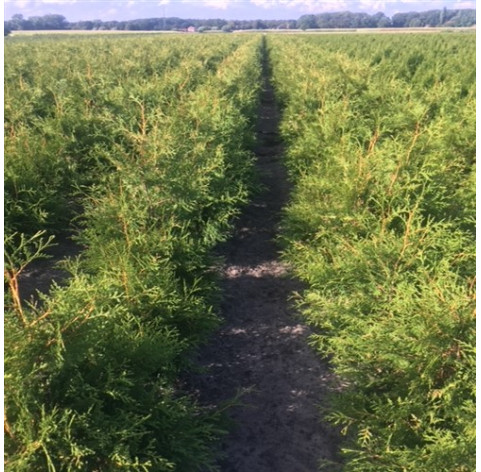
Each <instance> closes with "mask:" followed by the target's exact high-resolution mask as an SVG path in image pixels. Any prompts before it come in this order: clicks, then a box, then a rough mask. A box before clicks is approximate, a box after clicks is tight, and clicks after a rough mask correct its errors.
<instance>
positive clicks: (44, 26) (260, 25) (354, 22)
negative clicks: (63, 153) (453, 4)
mask: <svg viewBox="0 0 481 472" xmlns="http://www.w3.org/2000/svg"><path fill="white" fill-rule="evenodd" d="M475 24H476V10H474V9H465V10H448V9H447V8H444V9H442V10H429V11H424V12H408V13H396V14H395V15H393V17H392V18H389V17H388V16H386V15H385V14H384V13H376V14H374V15H369V14H368V13H353V12H350V11H344V12H337V13H321V14H319V15H303V16H301V17H300V18H299V19H298V20H235V21H227V20H222V19H210V20H195V19H183V18H176V17H171V18H145V19H138V20H128V21H102V20H88V21H76V22H68V21H67V20H66V18H65V17H64V16H62V15H53V14H52V15H44V16H31V17H29V18H28V19H25V18H24V17H23V15H20V14H17V15H13V16H12V18H11V19H10V20H8V21H5V23H4V32H5V35H7V34H9V33H10V32H11V31H17V30H119V31H185V30H187V29H188V28H189V27H194V28H196V30H197V31H200V32H202V31H209V30H221V31H234V30H250V29H254V30H262V29H302V30H306V29H318V28H327V29H329V28H390V27H394V28H413V27H424V26H431V27H432V26H454V27H459V26H473V25H475Z"/></svg>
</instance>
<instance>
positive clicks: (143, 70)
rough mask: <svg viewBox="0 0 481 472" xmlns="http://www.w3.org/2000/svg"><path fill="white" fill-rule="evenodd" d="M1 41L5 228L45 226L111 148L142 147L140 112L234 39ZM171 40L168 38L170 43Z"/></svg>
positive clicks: (190, 86) (165, 98)
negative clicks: (3, 61)
mask: <svg viewBox="0 0 481 472" xmlns="http://www.w3.org/2000/svg"><path fill="white" fill-rule="evenodd" d="M12 39H13V40H12V41H8V42H7V44H6V48H5V56H6V57H5V176H4V180H5V184H4V189H5V230H6V232H7V233H9V234H11V233H13V232H15V231H17V232H23V233H27V234H30V235H31V234H34V233H35V232H36V231H37V230H40V229H43V230H47V231H49V232H52V233H55V232H58V231H59V228H61V229H64V228H65V226H66V225H69V224H70V221H71V219H72V217H73V216H74V215H75V213H76V211H78V209H79V208H78V207H79V201H78V200H79V198H81V196H82V194H83V193H84V192H83V190H84V188H85V187H88V186H89V185H91V184H92V183H93V182H95V180H96V177H97V176H98V175H99V171H98V170H97V169H98V167H99V166H100V167H101V170H103V169H104V168H105V167H108V165H109V159H110V155H111V154H112V153H118V152H125V153H132V152H142V149H141V147H142V145H143V141H142V139H140V138H139V136H140V137H141V136H142V134H146V133H147V132H149V130H150V127H152V123H151V122H149V123H147V121H146V117H145V113H153V112H154V108H155V113H157V114H161V113H164V114H170V110H171V109H173V108H175V107H176V106H177V105H176V104H177V102H178V101H179V100H180V99H181V97H184V96H185V94H186V93H188V92H189V91H192V90H194V89H195V88H196V87H197V86H199V85H200V84H202V83H203V82H205V81H206V80H207V79H208V78H209V77H210V76H211V75H212V73H214V72H215V68H216V67H217V66H218V64H219V63H220V62H221V61H222V60H223V59H224V58H225V57H226V56H228V55H229V54H230V53H231V52H232V51H233V50H235V49H236V48H237V47H238V46H239V44H240V42H241V41H240V40H239V39H234V38H233V39H230V38H226V39H225V40H224V41H217V42H215V43H214V42H213V41H209V40H208V39H207V40H206V38H205V37H198V38H190V40H188V39H187V38H181V37H178V38H176V39H175V41H174V40H173V39H172V37H160V38H159V37H158V36H157V37H150V38H146V37H143V38H142V40H141V41H140V38H138V37H137V38H135V37H132V38H112V37H110V38H105V37H99V36H97V37H91V38H82V37H75V38H71V39H67V40H62V41H59V40H58V38H56V39H54V38H35V39H32V38H30V39H28V38H23V39H20V40H15V39H14V38H12ZM174 43H175V44H174Z"/></svg>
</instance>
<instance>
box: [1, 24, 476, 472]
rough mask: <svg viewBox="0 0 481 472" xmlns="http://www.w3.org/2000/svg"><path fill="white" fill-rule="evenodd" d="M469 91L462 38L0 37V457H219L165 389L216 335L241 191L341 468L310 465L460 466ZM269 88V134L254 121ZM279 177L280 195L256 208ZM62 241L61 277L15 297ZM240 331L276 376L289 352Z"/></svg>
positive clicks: (464, 439)
mask: <svg viewBox="0 0 481 472" xmlns="http://www.w3.org/2000/svg"><path fill="white" fill-rule="evenodd" d="M475 79H476V74H475V35H474V34H469V33H453V32H450V33H449V34H435V33H433V34H430V35H417V34H403V35H395V34H392V35H391V34H387V33H386V34H383V35H375V34H373V35H371V34H362V35H355V34H349V35H342V34H332V35H329V34H325V35H324V34H323V35H309V34H299V35H295V34H292V35H274V34H272V35H257V34H242V35H228V34H225V35H168V34H162V35H148V34H145V35H139V36H135V35H125V36H122V35H119V36H115V35H105V36H103V35H99V36H78V37H73V36H65V37H60V36H56V37H54V36H48V35H45V36H39V37H27V36H24V37H21V36H18V37H12V38H8V39H7V40H6V41H5V86H4V87H5V88H4V90H5V103H4V110H5V123H4V136H5V139H4V140H5V165H4V194H5V196H4V202H5V209H4V215H5V218H4V233H5V243H4V247H5V263H4V278H5V287H6V289H5V323H4V329H5V344H4V352H5V367H4V369H5V416H4V429H5V469H6V470H7V471H12V472H16V471H19V472H21V471H25V472H27V471H31V470H48V471H114V470H129V471H179V472H187V471H206V470H220V471H222V470H224V469H223V468H222V467H221V466H220V465H219V462H218V459H217V453H218V449H219V443H220V441H221V439H222V438H225V437H227V438H228V437H229V436H228V433H227V429H228V428H227V425H228V423H226V421H225V418H224V413H223V410H224V409H225V404H223V403H221V402H218V404H217V405H214V407H213V406H212V404H211V405H209V407H205V406H202V402H200V403H199V402H198V401H196V399H195V396H193V395H192V394H191V393H189V392H188V391H186V389H185V386H184V385H183V383H182V382H181V381H180V379H181V378H182V377H183V376H184V375H185V372H186V371H189V370H190V369H192V367H193V366H192V354H193V353H195V352H197V350H198V348H199V346H200V345H202V344H203V343H209V342H212V338H213V337H215V336H216V334H215V333H216V329H217V328H218V326H219V324H220V322H221V319H222V315H223V312H222V310H223V309H222V306H223V304H224V305H225V302H223V301H222V300H223V293H222V290H221V287H222V283H221V280H220V279H221V278H222V277H223V275H222V274H220V273H218V272H217V273H216V271H215V270H214V269H213V268H215V267H216V264H218V259H219V252H218V250H217V248H218V247H219V243H222V242H225V241H226V240H227V239H228V238H229V236H230V235H231V234H232V231H233V223H234V222H235V221H236V220H237V218H238V217H239V215H241V214H242V212H243V210H244V211H245V208H246V207H247V210H248V212H249V211H251V210H249V208H250V207H248V205H249V202H252V199H253V198H254V197H255V198H256V201H255V204H254V206H255V208H256V209H259V208H264V210H262V211H263V212H264V213H261V214H259V215H258V216H256V218H257V219H258V221H257V222H256V223H255V225H260V224H261V221H263V222H267V223H266V224H267V225H271V226H266V227H263V229H262V231H260V230H259V233H260V232H264V233H266V232H267V233H269V234H271V233H272V237H271V239H275V240H276V241H278V244H280V247H281V251H280V252H281V255H279V256H275V257H276V258H277V257H278V258H279V263H282V264H283V266H282V267H283V268H282V271H281V272H282V273H283V274H284V272H286V271H287V272H289V274H288V275H286V274H284V275H282V277H291V278H293V279H296V280H298V281H299V282H300V283H301V284H302V285H299V284H291V285H289V284H288V285H286V287H287V286H288V287H294V286H295V287H296V288H295V289H296V290H298V292H296V293H292V297H293V299H294V300H295V306H296V309H297V312H298V316H300V317H302V318H303V319H304V320H305V322H306V323H307V324H309V325H310V327H311V329H312V330H313V333H314V334H312V335H311V336H310V337H309V341H306V343H307V342H308V344H309V345H310V348H311V350H314V351H315V352H316V353H318V354H319V356H318V358H319V362H325V360H324V359H326V358H329V364H330V366H331V369H332V377H333V378H334V377H335V379H336V380H335V384H336V386H335V387H334V386H333V388H332V395H331V396H330V398H329V399H328V400H326V399H324V398H323V399H322V401H321V399H319V401H318V402H316V405H317V406H319V405H320V406H321V407H322V408H320V409H319V418H320V419H322V418H327V419H328V420H329V421H331V422H332V423H333V424H334V425H337V427H338V429H339V431H340V435H341V436H342V441H341V453H342V456H343V459H342V460H340V461H337V464H335V463H334V462H336V461H334V462H333V461H331V462H330V463H329V464H328V462H329V461H323V462H322V464H323V465H322V466H321V457H320V455H319V457H318V458H317V457H316V458H315V461H317V462H318V463H319V464H320V467H323V468H324V469H322V470H337V469H340V470H345V471H379V472H381V471H401V470H417V471H418V470H419V471H425V472H432V471H434V470H435V471H440V472H442V471H446V472H447V471H456V472H468V471H471V470H474V468H475V464H474V461H475V195H476V189H475V183H476V179H475V175H476V171H475V153H476V149H475V143H476V131H475V117H476V113H475V110H476V108H475V106H476V103H475V92H476V90H475V87H476V80H475ZM266 83H270V84H271V85H269V87H272V90H273V92H274V95H273V96H274V97H275V101H276V103H277V106H278V107H279V109H280V110H281V114H280V121H279V123H277V122H275V126H276V127H277V126H278V129H277V130H273V129H271V128H269V129H268V130H267V131H266V130H263V129H262V126H261V128H259V124H258V123H259V119H262V115H263V114H264V115H265V114H267V113H272V111H271V112H269V110H271V109H272V108H269V110H268V109H267V108H266V106H265V103H264V105H263V100H265V98H263V97H264V96H265V88H266V85H265V84H266ZM263 90H264V95H262V93H263ZM263 107H264V108H263ZM269 107H271V105H269ZM272 123H274V122H272ZM256 127H257V133H256ZM261 136H264V137H263V138H261ZM261 139H264V140H265V142H264V143H263V144H262V145H260V144H259V142H260V140H261ZM266 143H267V144H266ZM262 159H264V161H265V160H266V159H267V160H270V161H269V162H271V161H272V162H271V163H270V164H269V165H271V164H272V166H274V167H269V171H268V172H270V175H271V180H269V179H267V180H264V181H262V179H260V178H259V174H260V171H259V169H260V168H259V162H261V161H262ZM274 161H275V162H274ZM279 166H280V167H282V168H284V167H285V169H287V175H288V180H289V186H290V188H292V190H291V192H290V194H289V195H287V194H286V195H280V194H279V201H281V202H282V204H279V205H277V206H276V205H271V203H272V202H270V203H269V204H264V203H265V202H264V203H263V202H262V198H263V197H262V189H263V188H265V187H266V186H267V187H268V186H271V185H278V186H277V187H275V189H276V190H275V191H276V192H277V191H278V192H281V191H284V190H282V189H287V188H288V185H287V182H286V185H284V182H283V181H281V182H277V183H274V182H273V180H272V176H276V178H278V179H284V177H283V175H284V174H283V173H282V172H280V171H279V170H276V169H278V167H279ZM280 167H279V168H280ZM264 170H265V169H264ZM261 181H262V184H261ZM272 195H273V194H272V193H271V197H270V198H272ZM256 196H257V197H256ZM284 201H287V203H286V204H284ZM278 207H279V208H278ZM281 207H282V208H281ZM273 208H275V212H277V213H279V218H280V221H278V222H275V223H270V222H271V220H272V221H277V220H275V218H273V215H272V212H274V209H273ZM256 211H257V210H256ZM243 230H245V231H247V230H248V232H249V234H250V237H251V238H252V241H253V244H255V243H254V241H255V238H256V237H257V233H256V231H255V228H247V229H246V228H243ZM259 237H260V236H259ZM262 237H263V238H264V239H265V235H264V236H262ZM66 238H69V239H73V240H75V242H76V244H77V246H78V248H79V251H80V255H79V256H76V257H72V258H70V259H66V260H64V261H63V262H62V263H61V264H62V267H63V269H64V270H65V271H66V272H68V273H69V277H68V280H64V281H63V282H62V283H60V284H58V285H57V284H55V283H54V284H53V285H52V288H51V289H50V291H49V293H48V294H39V295H38V296H37V297H35V298H26V297H25V296H23V291H22V283H23V282H22V281H23V280H24V279H25V274H26V273H27V272H28V270H29V267H31V266H32V265H35V264H36V263H37V262H38V260H42V259H45V258H47V257H48V254H49V252H50V248H51V247H52V246H53V245H55V244H56V243H57V242H61V241H62V240H65V239H66ZM244 239H245V238H244ZM232 244H233V243H231V248H230V249H229V251H231V252H232V251H234V250H235V248H234V247H232ZM235 244H237V243H235ZM242 247H243V249H242V250H243V251H244V250H246V255H245V260H246V262H245V267H247V268H246V269H245V271H246V272H249V270H251V269H250V268H248V266H249V264H251V262H249V261H248V259H249V257H250V258H251V259H250V260H251V261H254V260H256V261H258V260H262V259H260V258H259V257H257V256H256V257H252V254H250V255H249V254H248V252H249V250H248V248H246V247H245V246H242ZM268 250H269V251H271V250H272V251H273V253H274V252H276V251H277V249H272V248H269V249H268ZM216 251H217V252H216ZM261 251H264V252H266V251H267V250H266V249H262V250H261ZM221 256H223V255H222V254H221ZM241 256H242V254H241ZM239 257H240V256H238V258H239ZM273 257H274V256H273ZM241 259H242V257H241V258H240V259H236V264H237V267H241V266H242V264H241V263H242V260H241ZM276 261H277V259H276ZM252 264H254V262H252ZM254 269H256V270H257V269H258V268H257V267H252V271H254ZM275 277H279V276H278V275H275ZM275 277H274V276H272V277H271V275H269V279H271V278H275ZM266 278H267V276H266V277H265V279H266ZM265 279H263V278H262V277H261V276H260V275H256V276H255V277H253V278H251V279H249V280H248V281H247V282H248V284H249V285H248V287H249V294H252V293H255V291H256V290H257V291H258V292H260V291H265V290H266V285H265V282H266V280H265ZM263 283H264V285H263ZM224 285H225V284H224ZM299 286H302V287H304V288H303V289H302V290H301V289H299V288H298V287H299ZM238 287H241V285H239V286H238ZM236 290H237V292H236V293H237V294H238V295H237V296H238V297H239V300H238V301H236V300H230V304H231V305H232V306H243V305H241V304H240V301H241V300H243V299H244V298H245V297H248V295H247V294H246V295H245V297H244V296H243V294H242V293H241V292H240V290H239V288H237V289H236ZM249 296H251V295H249ZM254 298H255V297H254ZM246 303H247V302H246ZM253 303H254V302H253ZM262 303H266V304H267V300H264V299H263V302H262ZM283 303H285V304H287V303H288V302H287V301H284V302H283ZM289 303H290V302H289ZM291 304H292V303H291ZM245 306H248V305H245ZM273 306H274V305H273ZM253 309H255V310H257V309H258V307H253ZM275 309H278V308H275ZM279 309H282V310H283V311H285V310H284V309H283V308H282V307H281V308H279ZM261 311H262V310H260V311H259V313H261ZM271 311H272V309H271ZM256 313H257V311H256ZM261 316H262V315H261V314H259V320H258V323H259V326H261V324H262V323H264V325H265V324H266V323H267V322H266V319H267V318H265V319H264V320H263V319H262V318H261ZM269 316H270V319H271V320H272V321H271V323H272V326H274V325H275V318H276V315H275V313H270V315H269ZM296 316H297V315H296ZM264 325H262V326H264ZM241 328H242V327H240V328H239V329H241ZM236 329H237V328H236ZM241 331H242V329H241ZM257 332H261V333H262V332H264V331H263V330H262V329H260V330H256V333H257ZM214 342H215V341H214ZM246 342H247V343H251V344H253V343H254V344H255V343H257V344H255V345H256V346H259V349H260V350H262V349H265V350H266V352H267V351H268V350H269V349H270V350H271V351H270V352H269V353H268V355H266V356H265V357H266V358H268V357H272V356H276V358H277V359H280V360H279V361H278V363H277V364H276V366H277V367H276V368H278V369H279V370H280V371H282V370H283V367H282V366H283V363H282V362H283V361H282V357H283V356H289V355H292V356H296V355H297V354H296V352H292V354H290V352H291V351H289V349H284V350H283V351H282V354H281V353H277V354H276V353H275V352H273V351H272V350H273V349H277V347H276V346H277V345H276V344H275V343H274V344H273V343H271V342H270V341H269V342H267V341H266V339H264V340H263V338H262V336H260V337H259V338H258V339H256V340H251V341H249V340H248V339H246ZM233 345H234V344H233ZM235 346H236V349H242V348H241V347H239V345H238V344H236V345H235ZM273 346H274V347H273ZM299 350H300V348H299ZM212 352H217V353H218V354H217V355H226V354H225V351H224V353H223V351H222V350H221V349H218V350H213V351H212ZM222 353H223V354H222ZM241 354H242V353H236V354H235V356H237V357H236V359H239V358H242V355H241ZM247 357H248V356H244V358H247ZM259 358H260V359H262V358H263V356H260V357H259ZM304 359H305V358H303V357H299V358H294V359H290V360H289V362H290V365H293V364H295V362H297V361H298V362H299V363H302V362H305V361H304ZM293 361H294V362H293ZM236 362H237V361H236ZM239 362H240V361H239ZM260 362H262V361H260ZM209 363H211V364H212V365H214V366H215V365H222V359H218V360H216V359H210V360H209ZM302 367H303V366H302V365H300V366H299V370H300V371H301V370H302ZM249 369H250V367H249ZM249 369H246V370H247V371H249ZM224 377H227V376H226V375H224ZM266 378H267V377H266ZM227 380H228V381H229V382H230V384H229V385H231V383H232V380H233V379H227ZM227 380H226V381H227ZM234 380H238V382H241V379H240V378H239V379H234ZM219 382H222V376H220V377H219ZM339 385H342V388H340V387H339ZM222 388H223V384H222V383H220V384H219V385H218V386H216V389H217V390H222ZM253 388H254V389H255V388H257V386H256V385H254V386H253ZM211 390H212V391H214V390H215V389H211ZM201 394H202V392H201ZM201 396H202V395H201ZM276 401H280V400H276ZM215 402H216V401H213V402H212V403H215ZM317 406H316V408H317ZM247 408H249V405H248V406H247ZM276 411H277V413H276V414H279V415H282V414H283V413H282V410H281V409H278V410H276ZM241 414H242V413H241ZM291 418H296V416H295V415H294V416H291ZM272 421H274V422H275V421H277V419H273V420H272ZM293 421H295V419H293ZM251 426H252V425H251ZM294 426H295V425H293V427H294ZM251 429H252V428H251ZM276 429H279V428H274V427H273V428H272V431H273V433H272V434H275V431H276ZM253 434H254V436H255V434H256V432H255V430H254V431H253ZM236 437H237V438H242V434H238V435H237V436H236ZM300 437H301V436H299V438H300ZM237 440H242V439H237ZM299 440H301V439H299ZM305 440H306V441H308V440H309V439H305ZM336 444H337V443H336ZM259 447H261V445H259ZM308 449H309V450H312V447H310V448H309V447H306V450H308ZM227 450H229V449H228V448H227ZM280 453H281V452H280V451H279V454H280ZM314 454H315V452H314ZM241 456H242V454H241ZM251 457H255V453H254V452H252V455H251ZM236 460H237V459H236ZM239 460H242V459H239ZM246 460H247V458H246ZM279 462H280V461H279ZM271 463H274V462H271ZM307 463H308V462H306V464H307ZM311 463H312V461H311V459H309V464H311ZM246 464H247V462H246ZM300 464H301V463H299V467H300ZM237 470H239V471H240V470H248V467H247V466H245V468H244V469H243V468H242V466H241V465H238V469H237ZM258 470H264V469H261V468H258ZM265 470H267V469H265ZM284 470H285V471H286V472H287V470H288V467H287V466H286V467H284V469H283V468H282V467H281V466H279V467H277V468H276V472H284ZM299 470H301V469H299ZM302 470H304V469H302ZM306 470H307V469H306ZM225 472H227V470H226V471H225Z"/></svg>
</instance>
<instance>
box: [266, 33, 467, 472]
mask: <svg viewBox="0 0 481 472" xmlns="http://www.w3.org/2000/svg"><path fill="white" fill-rule="evenodd" d="M268 39H269V45H270V54H271V61H272V65H273V73H274V82H275V87H276V90H277V93H278V97H279V100H280V101H281V103H282V105H283V107H284V115H283V122H282V124H281V128H282V134H283V136H284V139H285V140H286V143H287V155H286V162H287V166H288V168H289V172H290V176H291V178H292V180H293V181H294V183H295V190H294V192H293V197H292V202H291V203H290V205H289V207H288V208H287V210H286V213H285V218H284V231H283V236H282V237H283V240H284V242H285V244H286V247H285V251H284V254H285V257H286V259H287V260H288V261H289V262H290V263H291V264H292V265H293V267H294V269H295V271H296V273H297V274H298V276H299V277H300V278H301V279H302V280H304V281H306V282H307V284H308V288H307V289H306V290H305V291H304V292H303V294H302V297H301V299H300V300H299V305H300V307H301V310H302V312H303V313H304V315H305V316H306V318H307V320H308V321H309V322H310V323H311V324H312V325H313V326H315V327H316V328H317V334H316V335H315V336H313V337H312V339H311V341H312V344H313V346H315V347H316V348H317V349H318V350H319V352H320V353H321V355H324V356H329V357H330V358H331V359H332V364H333V366H334V368H335V370H336V372H337V373H338V375H339V377H340V379H341V380H342V385H344V387H343V388H342V391H341V392H340V393H336V394H335V395H333V398H332V404H331V405H330V418H331V419H332V421H334V422H335V423H336V424H338V425H340V426H341V427H342V431H343V433H345V434H346V435H347V439H346V441H347V442H346V443H345V445H344V453H345V456H346V459H345V460H346V462H345V465H344V469H343V470H346V471H351V470H352V471H382V472H386V471H401V470H416V471H426V472H432V471H434V470H436V471H470V470H473V469H474V468H475V464H474V461H475V400H474V390H475V357H474V350H475V332H474V330H475V312H474V310H475V230H474V223H475V221H474V220H475V76H474V69H475V67H474V66H475V63H474V61H475V42H474V39H475V38H474V35H458V34H454V35H430V36H424V35H423V36H420V35H410V36H404V35H403V36H389V35H387V36H382V37H381V36H359V35H354V36H344V37H341V36H323V37H304V36H303V37H302V38H301V37H289V38H279V37H269V38H268Z"/></svg>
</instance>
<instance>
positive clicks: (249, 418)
mask: <svg viewBox="0 0 481 472" xmlns="http://www.w3.org/2000/svg"><path fill="white" fill-rule="evenodd" d="M264 69H265V73H264V84H263V93H262V100H261V107H260V113H259V121H258V127H257V133H258V138H259V139H258V143H259V144H258V146H257V149H256V150H255V153H256V155H257V166H258V171H259V173H260V179H261V183H262V186H263V188H264V190H263V191H262V193H260V194H259V195H257V196H256V197H255V198H254V201H253V202H252V203H251V205H250V206H249V207H248V208H247V209H246V210H245V211H244V213H243V215H242V216H241V218H240V219H239V221H238V222H237V225H236V228H235V234H234V235H233V237H232V239H231V240H230V241H228V242H227V243H225V244H223V245H222V246H221V247H220V248H219V253H220V254H221V255H222V256H223V257H224V261H225V263H224V265H223V266H222V267H221V268H220V269H219V270H220V271H221V277H222V286H223V287H222V288H223V303H222V306H221V316H222V317H223V319H224V320H225V321H224V323H223V325H222V327H221V328H220V330H219V331H218V332H217V333H216V334H215V335H214V336H213V339H212V341H211V342H210V344H208V345H207V346H205V347H204V348H203V349H202V350H201V351H200V352H199V353H198V358H197V363H198V365H199V366H200V371H201V372H203V373H200V374H198V375H196V376H194V377H193V378H191V379H190V383H191V386H192V388H193V389H194V391H195V393H196V395H197V396H198V398H199V401H200V403H201V404H203V405H205V406H211V407H218V406H219V405H222V403H223V402H228V400H229V399H231V398H232V397H234V396H235V395H236V394H238V393H242V395H241V398H240V401H241V404H240V405H239V406H235V407H233V408H232V410H231V411H230V417H231V419H232V420H233V424H234V425H235V426H234V428H233V430H232V432H231V433H230V435H229V436H228V437H227V438H226V440H225V442H224V443H223V445H222V452H223V458H222V459H220V461H219V469H220V470H221V471H222V472H314V471H317V470H319V463H320V461H321V459H324V460H327V461H332V462H333V464H332V465H331V466H327V467H326V468H323V470H333V469H334V468H336V469H337V468H338V466H339V458H338V455H337V452H338V444H339V434H338V432H337V431H336V430H335V429H334V428H333V427H331V426H329V425H327V424H326V423H325V422H322V421H321V418H320V411H319V410H320V408H319V406H320V405H321V404H322V403H323V401H325V397H326V394H327V392H328V391H330V390H332V389H333V388H335V387H334V385H335V384H336V381H335V379H334V375H333V374H332V373H331V372H330V370H329V365H328V362H327V361H326V360H323V359H321V358H320V357H319V355H318V354H316V353H315V352H314V351H313V350H312V349H311V348H310V347H309V345H308V337H309V335H310V334H311V330H310V328H309V327H308V326H307V325H306V324H304V323H303V321H302V320H301V319H300V317H299V316H298V314H297V313H296V312H295V309H294V308H293V306H292V305H293V304H292V302H291V301H290V298H291V296H292V294H293V292H295V291H299V290H302V285H301V284H300V282H299V281H298V280H296V279H295V278H293V276H292V275H291V274H290V271H289V268H288V267H287V266H286V264H284V263H283V262H281V260H280V257H279V247H278V246H277V244H276V242H275V238H276V235H277V234H278V230H279V224H280V219H281V211H282V208H283V207H284V205H285V204H286V202H287V199H288V195H289V184H288V180H287V176H286V171H285V168H284V166H283V164H282V157H283V145H282V142H281V139H280V136H279V134H278V124H279V119H280V113H279V109H278V106H277V104H276V101H275V97H274V93H273V89H272V86H271V85H270V83H269V80H268V73H267V65H266V66H265V68H264ZM336 464H337V467H336Z"/></svg>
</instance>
